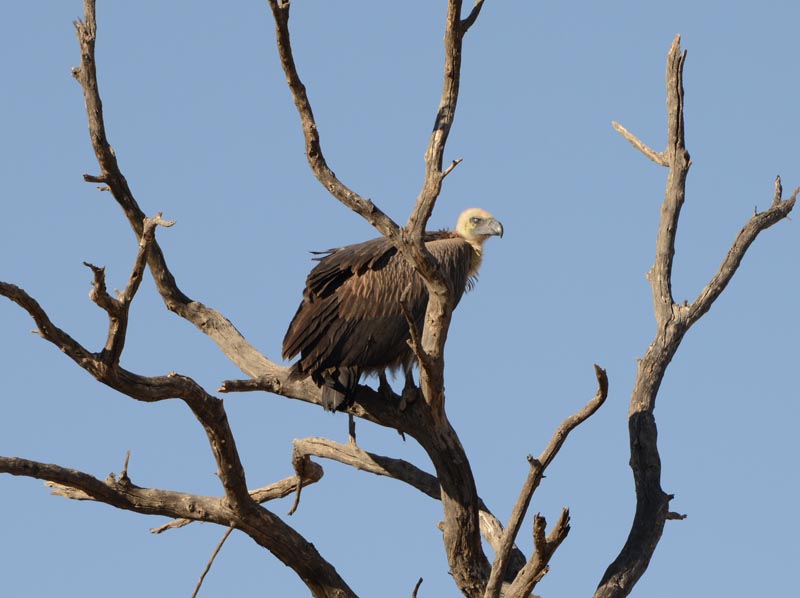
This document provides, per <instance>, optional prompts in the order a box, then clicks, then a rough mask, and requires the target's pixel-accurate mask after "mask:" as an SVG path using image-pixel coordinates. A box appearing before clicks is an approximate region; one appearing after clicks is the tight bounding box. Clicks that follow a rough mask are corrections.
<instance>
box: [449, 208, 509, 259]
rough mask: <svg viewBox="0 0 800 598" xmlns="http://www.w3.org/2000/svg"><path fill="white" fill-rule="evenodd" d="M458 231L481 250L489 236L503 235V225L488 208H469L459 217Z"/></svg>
mask: <svg viewBox="0 0 800 598" xmlns="http://www.w3.org/2000/svg"><path fill="white" fill-rule="evenodd" d="M456 233H458V235H459V236H461V237H464V238H465V239H466V240H467V241H469V243H470V244H471V245H472V246H473V247H475V248H476V249H477V250H478V251H480V248H481V247H482V246H483V242H484V241H485V240H486V239H488V238H489V237H492V236H495V235H497V236H500V237H502V236H503V225H502V224H500V221H498V220H497V219H495V217H494V216H492V215H491V214H490V213H489V212H487V211H486V210H482V209H481V208H469V209H467V210H464V211H463V212H461V215H460V216H459V217H458V222H456Z"/></svg>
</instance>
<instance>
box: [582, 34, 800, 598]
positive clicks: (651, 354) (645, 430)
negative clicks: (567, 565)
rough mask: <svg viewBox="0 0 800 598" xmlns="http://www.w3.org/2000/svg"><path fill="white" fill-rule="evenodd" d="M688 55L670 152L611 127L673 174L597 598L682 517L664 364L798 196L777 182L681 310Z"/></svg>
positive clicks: (675, 46)
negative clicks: (668, 476)
mask: <svg viewBox="0 0 800 598" xmlns="http://www.w3.org/2000/svg"><path fill="white" fill-rule="evenodd" d="M685 60H686V52H685V51H684V52H682V51H681V48H680V36H677V37H676V38H675V40H674V41H673V43H672V47H671V48H670V51H669V54H668V56H667V74H666V87H667V148H666V150H664V151H663V152H655V151H653V150H652V149H650V148H649V147H647V145H645V144H644V143H643V142H642V141H641V140H639V139H638V138H636V137H635V136H634V135H633V134H631V133H630V132H629V131H627V129H625V128H624V127H622V126H620V125H618V124H617V123H614V127H615V128H616V129H617V131H619V132H620V133H621V134H622V135H623V137H625V138H626V139H627V140H628V141H630V142H631V144H632V145H633V146H634V147H635V148H636V149H638V150H639V151H641V152H642V153H643V154H644V155H645V156H647V157H648V158H650V159H651V160H653V161H654V162H656V163H657V164H660V165H662V166H666V167H668V168H669V174H668V175H667V187H666V192H665V194H664V201H663V203H662V204H661V219H660V223H659V227H658V236H657V239H656V256H655V262H654V264H653V267H652V268H651V269H650V271H649V272H648V280H649V281H650V285H651V287H652V292H653V309H654V312H655V318H656V324H657V331H656V336H655V339H654V340H653V342H652V343H651V345H650V347H649V348H648V349H647V351H646V353H645V355H644V357H642V359H641V360H640V361H639V367H638V370H637V374H636V382H635V383H634V387H633V393H632V394H631V400H630V407H629V409H628V431H629V436H630V450H631V460H630V465H631V469H632V471H633V479H634V485H635V489H636V511H635V514H634V518H633V523H632V525H631V530H630V533H629V535H628V538H627V540H626V542H625V545H624V546H623V547H622V550H621V551H620V553H619V555H618V556H617V558H616V559H615V560H614V562H612V563H611V565H609V567H608V569H607V570H606V572H605V574H604V575H603V578H602V580H601V581H600V584H599V585H598V587H597V591H596V592H595V598H612V597H613V598H618V597H622V596H627V595H628V594H629V593H630V592H631V590H632V589H633V586H634V585H635V584H636V582H637V581H638V580H639V579H640V578H641V576H642V574H643V573H644V572H645V570H646V569H647V566H648V565H649V563H650V559H651V558H652V556H653V553H654V552H655V549H656V546H657V545H658V542H659V540H660V539H661V535H662V533H663V531H664V525H665V523H666V521H667V520H668V519H680V518H682V516H680V515H678V514H676V513H672V512H670V510H669V502H670V500H671V499H672V496H671V495H669V494H667V493H666V492H664V490H663V489H662V488H661V458H660V456H659V452H658V429H657V427H656V419H655V414H654V410H655V406H656V397H657V395H658V390H659V387H660V386H661V381H662V380H663V378H664V374H665V372H666V369H667V366H668V365H669V363H670V362H671V361H672V358H673V357H674V355H675V353H676V352H677V350H678V348H679V346H680V343H681V340H682V339H683V337H684V335H685V334H686V332H687V331H688V330H689V328H690V327H691V326H692V324H694V323H695V322H696V321H697V320H698V319H699V318H700V317H701V316H702V315H703V314H705V313H706V312H707V311H708V310H709V309H710V307H711V305H712V304H713V302H714V300H715V299H716V298H717V297H719V295H720V294H721V293H722V291H723V290H724V289H725V287H726V286H727V285H728V283H729V282H730V280H731V278H732V277H733V275H734V273H735V272H736V269H737V268H738V267H739V264H740V263H741V261H742V259H743V258H744V254H745V252H746V251H747V248H748V247H749V246H750V244H751V243H752V242H753V241H754V240H755V238H756V236H757V235H758V234H759V233H760V232H761V231H763V230H765V229H767V228H769V227H770V226H772V225H773V224H775V223H776V222H779V221H780V220H782V219H783V218H785V217H786V216H787V215H788V214H789V212H791V210H792V208H794V204H795V199H796V197H797V193H798V190H797V189H796V190H795V191H794V193H793V194H792V196H791V197H790V198H789V199H788V200H786V201H784V200H783V198H782V189H781V185H780V178H778V179H777V180H776V183H775V195H774V197H773V201H772V205H771V206H770V207H769V208H768V209H767V210H766V211H764V212H761V213H757V214H755V215H754V216H753V217H752V218H751V219H750V221H749V222H748V223H747V224H746V225H745V226H744V227H743V228H742V230H741V231H740V232H739V234H738V235H737V237H736V240H735V241H734V243H733V246H732V247H731V249H730V251H729V252H728V255H727V256H726V257H725V259H724V260H723V262H722V264H721V265H720V267H719V270H718V271H717V273H716V274H715V275H714V276H713V277H712V279H711V281H709V283H708V285H706V287H705V288H704V289H703V291H702V292H701V293H700V295H699V296H698V297H697V299H695V301H693V302H692V303H691V304H683V305H679V304H677V303H675V301H674V299H673V297H672V261H673V256H674V255H675V237H676V234H677V231H678V219H679V217H680V212H681V207H682V206H683V202H684V199H685V195H686V177H687V175H688V173H689V167H690V166H691V160H690V158H689V152H688V151H687V150H686V145H685V139H684V117H683V106H684V94H683V65H684V62H685Z"/></svg>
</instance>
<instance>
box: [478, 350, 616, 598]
mask: <svg viewBox="0 0 800 598" xmlns="http://www.w3.org/2000/svg"><path fill="white" fill-rule="evenodd" d="M594 371H595V376H597V392H596V393H595V396H594V397H592V399H591V400H590V401H589V402H588V403H587V404H586V405H585V406H584V407H583V408H582V409H581V410H580V411H578V412H577V413H575V414H573V415H571V416H569V417H568V418H567V419H565V420H564V421H563V422H561V425H559V426H558V428H556V431H555V432H554V434H553V437H552V438H551V439H550V442H549V443H548V445H547V447H546V448H545V449H544V451H542V453H541V454H540V455H539V458H538V459H534V458H533V457H532V456H530V455H528V463H529V464H530V470H529V473H528V477H527V479H526V480H525V483H524V484H523V486H522V490H520V495H519V498H518V499H517V502H516V503H515V504H514V508H513V509H512V511H511V517H510V519H509V522H508V525H507V526H506V528H505V532H504V534H503V538H502V541H501V543H500V547H499V549H496V550H495V559H494V563H492V571H491V574H490V576H489V583H488V584H487V585H486V594H485V598H497V597H498V596H500V590H501V587H502V582H503V580H504V579H506V577H507V576H506V568H507V566H508V555H509V554H510V552H511V549H512V547H513V546H514V541H515V540H516V538H517V535H518V534H519V530H520V527H521V525H522V520H523V519H524V517H525V514H526V513H527V511H528V506H529V505H530V502H531V499H532V498H533V493H534V492H535V491H536V489H537V488H538V487H539V484H540V483H541V481H542V478H543V477H544V473H545V470H546V469H547V467H548V466H549V465H550V463H552V462H553V459H555V457H556V455H557V454H558V451H559V450H561V447H562V446H563V445H564V442H565V441H566V439H567V436H568V435H569V433H570V432H571V431H572V430H574V429H575V428H576V427H578V426H579V425H580V424H582V423H583V422H584V421H586V420H587V419H589V418H590V417H591V416H592V415H594V413H596V412H597V410H598V409H599V408H600V407H601V406H602V405H603V403H604V402H605V400H606V398H607V397H608V376H607V375H606V371H605V370H604V369H603V368H601V367H600V366H597V365H595V366H594ZM537 517H538V516H537ZM564 536H566V531H565V532H564ZM562 540H563V538H562ZM559 543H560V541H559ZM542 546H544V544H542ZM539 548H540V547H539V545H538V544H537V545H536V553H535V554H534V555H533V556H532V557H531V560H530V561H528V564H529V565H530V563H531V562H536V563H538V564H539V568H538V569H537V571H541V570H542V568H543V567H544V566H546V565H547V563H548V562H549V560H550V556H551V555H552V552H549V553H547V552H545V553H541V554H540V552H541V551H540V550H539ZM554 550H555V548H554V549H553V551H554ZM526 567H527V566H526ZM527 568H529V567H527ZM520 574H521V573H520ZM542 575H544V573H542ZM537 581H538V578H537V579H536V580H533V585H535V584H536V582H537ZM521 584H522V587H524V588H525V593H524V594H520V595H521V596H528V594H530V593H531V591H532V590H533V585H531V586H530V587H528V581H527V578H526V581H524V582H521ZM506 596H509V597H511V596H513V594H509V593H508V592H506Z"/></svg>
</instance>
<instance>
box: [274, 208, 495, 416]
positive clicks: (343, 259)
mask: <svg viewBox="0 0 800 598" xmlns="http://www.w3.org/2000/svg"><path fill="white" fill-rule="evenodd" d="M495 235H499V236H501V237H502V236H503V225H502V224H500V222H499V221H497V220H495V218H494V217H493V216H492V215H491V214H489V213H488V212H486V211H485V210H482V209H480V208H470V209H468V210H465V211H464V212H462V213H461V215H460V216H459V217H458V222H457V223H456V228H455V230H453V231H447V230H443V231H436V232H431V231H428V232H426V233H425V246H426V247H427V249H428V251H429V252H430V253H431V255H432V256H433V257H434V259H435V260H436V261H437V262H438V263H439V266H440V268H441V269H442V272H443V273H444V275H445V276H446V277H447V278H449V279H450V282H451V283H452V287H453V289H454V291H455V297H454V299H455V303H456V305H458V302H459V301H460V300H461V296H462V295H463V294H464V292H465V291H466V290H469V289H471V288H472V286H473V285H474V282H475V278H476V275H477V272H478V268H479V267H480V265H481V260H482V258H483V243H484V242H485V241H486V239H488V238H489V237H491V236H495ZM315 253H316V255H318V256H319V257H316V258H314V259H315V260H316V261H318V262H319V263H318V264H317V265H316V266H314V268H313V269H312V270H311V272H310V273H309V275H308V278H307V279H306V288H305V290H304V291H303V300H302V302H301V303H300V307H298V308H297V313H296V314H295V315H294V318H293V319H292V322H291V324H289V329H288V330H287V332H286V336H285V337H284V339H283V358H284V359H287V360H289V359H293V358H294V357H295V356H296V355H300V359H299V360H298V361H297V362H296V363H295V364H294V365H292V366H291V370H290V373H289V378H290V379H291V380H300V379H303V378H306V377H308V376H311V379H312V380H313V381H314V383H315V384H316V385H317V386H319V387H320V388H321V389H322V405H323V407H324V408H325V409H327V410H329V411H336V410H339V409H344V408H345V407H347V406H348V405H349V404H350V403H351V398H352V394H353V391H354V390H355V388H356V385H357V384H358V382H359V379H360V378H361V376H362V375H370V374H377V375H378V377H379V379H380V387H379V391H380V392H383V393H386V392H387V391H389V390H391V388H390V387H389V384H388V382H387V381H386V370H389V371H391V372H395V371H397V370H400V369H402V370H403V372H404V373H405V376H406V385H405V388H404V390H403V396H404V397H406V396H407V392H409V391H413V389H414V381H413V377H412V372H411V370H412V368H413V366H414V363H415V361H416V360H415V356H414V352H413V351H412V349H411V347H410V346H409V344H408V341H409V338H410V335H409V326H408V320H407V319H406V317H405V315H404V314H403V310H402V307H401V305H400V300H401V297H402V296H403V293H404V292H405V290H406V289H407V288H408V289H409V294H408V296H407V297H406V301H407V305H408V306H409V308H410V309H409V311H410V313H411V317H412V319H413V320H414V321H415V322H416V326H417V329H418V330H420V331H422V328H423V323H424V318H425V310H426V308H427V305H428V292H427V290H426V288H425V283H424V282H423V280H422V277H421V276H420V275H419V274H418V273H417V271H416V269H415V268H414V267H413V266H412V265H411V264H409V263H408V261H407V260H406V259H405V258H404V257H403V256H402V255H400V254H399V253H398V251H397V248H396V247H395V246H394V245H392V243H391V241H389V240H388V239H386V238H385V237H380V238H377V239H372V240H370V241H365V242H363V243H357V244H355V245H347V246H345V247H339V248H338V249H330V250H328V251H323V252H315Z"/></svg>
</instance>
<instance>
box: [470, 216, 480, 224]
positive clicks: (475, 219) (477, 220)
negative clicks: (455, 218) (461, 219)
mask: <svg viewBox="0 0 800 598" xmlns="http://www.w3.org/2000/svg"><path fill="white" fill-rule="evenodd" d="M469 221H470V222H471V223H472V224H478V223H479V222H480V221H481V219H480V218H478V217H477V216H473V217H472V218H470V219H469Z"/></svg>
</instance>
